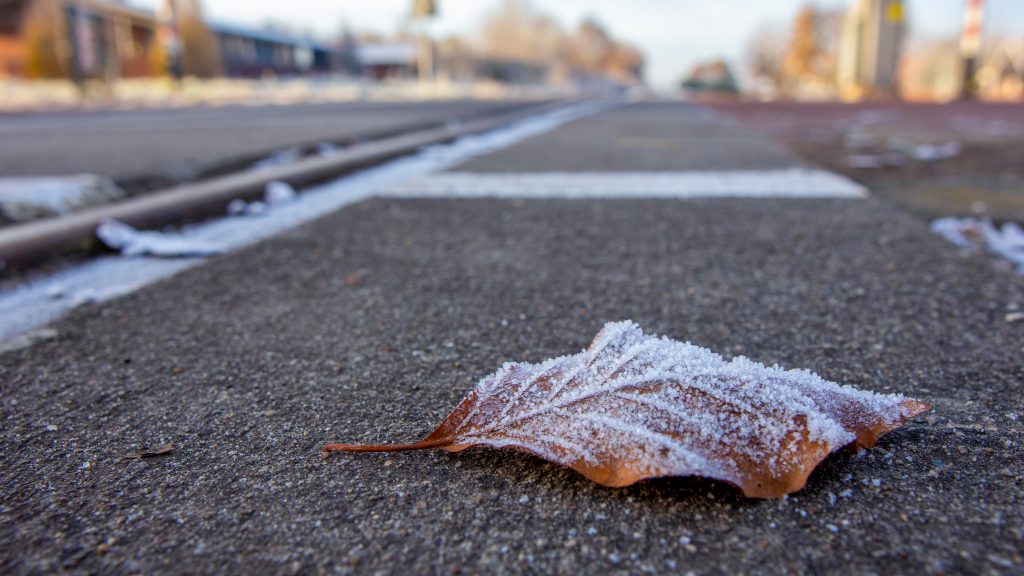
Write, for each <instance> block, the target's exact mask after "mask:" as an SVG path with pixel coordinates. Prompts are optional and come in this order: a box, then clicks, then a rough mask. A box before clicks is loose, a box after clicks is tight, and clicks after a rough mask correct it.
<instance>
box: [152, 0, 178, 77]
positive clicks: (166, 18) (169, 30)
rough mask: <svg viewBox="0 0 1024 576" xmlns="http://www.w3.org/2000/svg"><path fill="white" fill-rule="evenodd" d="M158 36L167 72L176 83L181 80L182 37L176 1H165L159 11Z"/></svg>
mask: <svg viewBox="0 0 1024 576" xmlns="http://www.w3.org/2000/svg"><path fill="white" fill-rule="evenodd" d="M157 22H158V25H157V35H158V38H159V39H160V44H161V45H163V48H164V54H165V58H166V60H167V71H168V72H170V73H171V78H174V80H175V81H180V80H181V53H182V47H181V36H180V35H179V34H178V13H177V5H176V3H175V0H164V3H163V6H161V8H160V10H158V11H157Z"/></svg>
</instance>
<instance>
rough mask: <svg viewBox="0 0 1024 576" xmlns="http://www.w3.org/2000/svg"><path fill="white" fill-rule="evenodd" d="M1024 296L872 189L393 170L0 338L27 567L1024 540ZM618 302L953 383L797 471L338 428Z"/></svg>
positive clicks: (741, 346)
mask: <svg viewBox="0 0 1024 576" xmlns="http://www.w3.org/2000/svg"><path fill="white" fill-rule="evenodd" d="M1021 304H1024V289H1022V287H1021V286H1020V284H1019V283H1018V281H1017V280H1016V279H1015V278H1014V277H1012V276H1010V275H1008V274H1005V273H1003V272H1001V271H998V270H995V269H993V268H992V267H991V266H990V264H989V263H988V262H987V261H985V260H984V259H982V258H977V257H964V256H959V255H957V254H956V253H955V252H953V251H951V250H949V248H948V247H947V246H946V244H945V243H944V242H943V241H942V240H941V239H939V238H937V237H934V236H933V235H932V234H931V233H930V232H929V231H928V230H927V229H926V228H925V226H924V225H923V224H920V223H918V222H917V221H916V220H913V219H911V218H910V217H907V216H902V215H900V214H899V213H894V212H893V210H892V209H891V207H890V206H888V205H887V204H884V203H882V202H880V201H876V200H705V201H638V200H630V201H585V200H575V201H573V200H565V201H558V200H547V201H540V200H537V201H526V202H521V201H513V200H502V201H497V200H461V201H439V200H431V201H423V200H420V201H417V200H407V201H384V200H374V201H369V202H366V203H363V204H359V205H356V206H353V207H350V208H347V209H345V210H344V211H342V212H340V213H338V214H336V215H334V216H331V217H328V218H325V219H323V220H320V221H318V222H316V223H313V224H312V225H308V226H305V227H303V228H301V229H298V230H296V231H293V232H291V233H288V234H285V235H283V236H281V237H279V238H278V239H275V240H273V241H270V242H267V243H264V244H260V245H258V246H256V247H253V248H251V249H248V250H245V251H243V252H241V253H239V254H236V255H231V256H226V257H222V258H219V259H216V260H214V261H213V262H211V263H210V264H208V265H206V266H202V267H199V268H197V269H192V270H190V271H187V272H185V273H183V274H181V275H179V276H177V277H175V278H172V279H170V280H168V281H165V282H162V283H160V284H158V285H155V286H152V287H150V288H148V289H145V290H143V291H141V292H138V293H136V294H133V295H130V296H128V297H125V298H122V299H120V300H118V301H114V302H111V303H108V304H105V305H100V306H94V307H88V308H84V309H80V310H79V311H78V312H76V313H74V314H73V315H72V316H70V317H68V318H67V319H65V320H64V321H62V322H59V323H57V324H56V325H55V328H56V329H57V330H58V332H59V336H58V338H57V339H56V340H51V341H46V342H42V343H40V344H37V345H35V346H34V347H31V348H28V349H25V350H21V351H16V352H12V353H8V354H6V355H3V356H0V363H2V371H0V382H2V386H3V388H2V396H3V404H2V406H3V408H2V410H3V435H4V442H3V447H2V454H3V461H4V463H5V465H4V467H3V468H2V470H0V485H2V486H4V489H3V502H2V523H0V542H2V544H0V547H2V548H0V550H2V552H0V559H2V562H0V569H2V571H4V572H7V573H24V572H32V571H56V570H58V569H67V570H72V571H79V572H154V571H156V572H177V571H180V570H181V569H182V568H183V567H184V566H188V568H189V569H190V570H192V571H196V572H315V571H324V572H330V573H360V574H363V573H393V572H404V573H409V574H423V573H443V574H449V573H453V572H455V571H457V570H462V571H464V572H468V573H478V572H486V573H518V572H535V573H575V572H577V571H578V570H580V569H585V570H587V571H591V572H611V573H614V572H621V573H642V572H664V571H679V572H685V571H690V570H692V571H694V572H696V573H731V574H739V573H759V572H763V571H765V570H766V569H767V570H769V571H771V572H781V571H793V572H806V573H822V572H829V573H832V572H836V573H871V572H875V573H881V572H885V573H898V572H903V573H955V572H960V573H963V572H970V573H1000V572H1002V573H1007V572H1013V571H1019V570H1020V568H1021V565H1022V562H1024V558H1021V553H1020V550H1021V547H1022V545H1024V534H1022V531H1024V512H1022V510H1024V502H1022V496H1024V490H1022V474H1024V470H1022V468H1021V462H1022V461H1024V450H1022V448H1021V443H1022V441H1024V434H1022V427H1021V422H1020V419H1019V418H1020V417H1019V414H1020V413H1021V408H1022V400H1021V382H1022V381H1024V378H1022V377H1024V374H1022V370H1021V365H1020V355H1021V352H1022V346H1024V324H1022V323H1008V322H1006V321H1005V319H1004V315H1005V314H1006V312H1007V310H1008V309H1009V308H1012V307H1016V306H1019V305H1021ZM622 318H632V319H634V320H636V321H637V322H638V323H640V324H641V325H642V326H644V327H645V328H646V329H648V330H651V331H655V332H658V333H663V334H667V335H669V336H672V337H674V338H679V339H689V340H691V341H693V342H695V343H698V344H700V345H703V346H708V347H710V348H711V349H713V350H716V351H718V352H721V353H724V354H726V355H737V354H744V355H748V356H750V357H752V358H754V359H756V360H758V361H761V362H766V363H769V364H771V363H775V362H778V363H780V364H782V365H784V366H787V367H805V368H809V369H811V370H814V371H816V372H818V373H819V374H821V375H822V376H824V377H826V378H828V379H832V380H836V381H840V382H846V383H849V384H853V385H855V386H858V387H863V388H868V389H873V390H879V391H886V392H889V391H901V392H905V393H907V394H910V395H913V396H915V397H917V398H920V399H923V400H925V401H928V402H931V403H933V405H934V412H932V413H931V414H930V415H928V416H926V417H920V418H918V419H916V420H915V421H913V422H911V423H910V424H909V426H907V427H906V428H905V429H902V430H899V431H896V432H894V433H892V434H890V435H889V436H887V437H886V438H884V439H883V441H882V442H881V443H880V446H879V448H877V449H874V450H871V451H867V452H865V453H862V454H859V455H854V454H849V453H840V454H837V455H834V456H833V457H831V458H830V459H829V460H827V461H826V462H825V463H824V464H823V465H822V466H821V467H820V468H819V470H818V471H817V472H815V474H814V475H813V476H812V477H811V480H810V482H809V484H808V486H807V488H806V489H805V490H803V491H802V492H800V493H798V494H796V495H795V496H793V497H790V498H789V499H788V500H783V501H757V500H746V499H743V498H741V497H740V496H739V495H738V493H737V492H736V491H735V490H734V489H732V488H730V487H728V486H727V485H722V484H718V483H714V482H710V481H705V480H697V479H669V480H659V481H650V482H644V483H641V484H640V485H637V486H635V487H632V488H628V489H622V490H612V489H606V488H601V487H599V486H596V485H594V484H592V483H590V482H588V481H586V480H584V479H583V478H581V477H580V476H578V475H577V474H575V473H573V472H571V471H569V470H566V469H562V468H560V467H557V466H555V465H552V464H548V463H545V462H543V461H541V460H539V459H537V458H533V457H530V456H526V455H521V454H517V453H514V452H507V451H495V450H485V449H480V450H471V451H469V452H464V453H461V454H446V453H443V452H422V453H408V454H392V455H367V454H362V455H360V454H356V455H338V456H335V457H333V458H332V459H330V460H328V461H323V460H321V459H320V453H319V450H320V447H321V445H322V444H323V443H324V442H327V441H351V442H356V441H367V442H369V441H374V442H376V441H399V440H414V439H419V438H420V437H422V436H424V435H425V434H426V433H427V432H429V431H430V430H431V429H433V427H434V426H435V425H436V424H437V423H438V422H439V421H440V420H441V419H442V418H443V417H444V416H445V415H446V414H447V412H448V411H449V410H450V409H451V408H453V407H454V406H455V404H456V403H457V402H458V401H459V400H460V399H461V398H462V396H463V395H464V394H465V393H466V392H467V391H468V390H469V389H470V388H471V387H472V386H473V385H474V383H475V381H476V380H477V379H478V378H479V377H481V376H483V375H485V374H487V373H489V372H491V371H492V370H494V369H495V368H496V367H497V366H498V365H499V364H500V363H501V362H502V361H504V360H531V361H538V360H542V359H544V358H547V357H549V356H553V355H557V354H564V353H569V352H575V351H577V350H579V349H581V348H582V347H583V346H584V345H586V344H587V342H588V341H589V340H590V339H591V338H592V337H593V335H594V334H595V333H596V331H597V330H598V329H599V327H600V326H601V325H602V324H603V323H604V322H605V321H608V320H617V319H622ZM166 443H171V444H173V445H174V446H175V450H174V452H173V453H172V454H169V455H166V456H161V457H156V458H152V459H145V460H132V461H124V462H121V461H118V456H119V455H121V454H124V453H130V452H134V451H138V450H140V449H145V448H149V449H152V448H157V447H160V446H162V445H164V444H166Z"/></svg>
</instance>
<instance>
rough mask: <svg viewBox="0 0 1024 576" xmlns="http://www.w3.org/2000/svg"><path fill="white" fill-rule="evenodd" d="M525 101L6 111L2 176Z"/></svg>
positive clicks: (336, 134)
mask: <svg viewBox="0 0 1024 576" xmlns="http://www.w3.org/2000/svg"><path fill="white" fill-rule="evenodd" d="M522 104H524V103H516V102H495V101H469V100H466V101H454V102H412V103H367V102H354V103H340V104H294V105H281V106H271V105H261V106H225V107H215V108H211V107H196V108H179V109H163V110H139V111H105V112H101V111H91V112H51V113H30V114H3V115H0V175H5V176H16V175H40V174H75V173H80V172H90V173H96V174H103V175H106V176H111V177H113V178H115V179H118V180H122V181H124V180H128V181H131V180H133V179H140V178H153V179H156V180H159V179H161V178H165V179H174V178H182V177H187V176H190V175H192V174H194V173H196V172H197V171H202V170H206V169H209V168H211V167H216V166H219V165H222V164H228V163H231V162H234V161H237V160H238V159H251V158H252V157H254V156H260V155H265V154H269V153H272V152H275V151H278V150H281V149H284V148H287V147H289V146H294V145H299V144H309V143H316V142H319V141H331V142H333V141H347V140H352V139H358V138H363V137H371V136H374V135H376V134H380V133H388V132H394V131H396V130H401V129H406V128H413V127H427V126H432V125H443V124H444V123H445V122H447V121H448V120H450V119H465V118H469V117H473V116H476V115H480V114H484V113H487V112H493V111H499V110H504V109H507V108H509V107H511V106H517V105H522Z"/></svg>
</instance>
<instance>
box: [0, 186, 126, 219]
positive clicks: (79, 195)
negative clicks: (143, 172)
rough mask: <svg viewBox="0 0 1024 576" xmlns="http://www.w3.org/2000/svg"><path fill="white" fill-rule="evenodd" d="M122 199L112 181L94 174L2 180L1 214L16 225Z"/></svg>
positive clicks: (0, 187)
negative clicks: (16, 223)
mask: <svg viewBox="0 0 1024 576" xmlns="http://www.w3.org/2000/svg"><path fill="white" fill-rule="evenodd" d="M123 197H124V191H123V190H121V189H120V188H119V187H118V186H117V184H115V183H114V181H113V180H111V179H110V178H107V177H104V176H96V175H94V174H79V175H77V176H45V177H43V176H41V177H7V178H0V212H2V213H3V215H4V216H6V217H7V218H8V219H9V220H13V221H15V222H24V221H27V220H34V219H37V218H46V217H49V216H58V215H61V214H70V213H72V212H76V211H78V210H82V209H84V208H88V207H90V206H96V205H99V204H105V203H107V202H111V201H113V200H118V199H120V198H123Z"/></svg>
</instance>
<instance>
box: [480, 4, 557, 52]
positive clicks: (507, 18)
mask: <svg viewBox="0 0 1024 576" xmlns="http://www.w3.org/2000/svg"><path fill="white" fill-rule="evenodd" d="M564 35H565V34H564V32H563V31H562V29H561V27H560V26H559V25H558V22H556V21H555V20H554V19H553V18H551V17H550V16H548V15H546V14H542V13H540V12H538V11H537V10H536V9H535V8H534V7H533V4H532V3H530V2H529V0H504V1H503V2H502V3H501V4H499V5H498V7H497V8H496V9H494V10H493V11H491V12H490V13H489V14H488V15H487V17H486V18H485V20H484V22H483V25H482V26H481V29H480V41H479V43H480V52H481V53H482V54H483V55H484V56H488V57H491V58H500V59H506V60H521V61H525V62H550V61H551V60H553V59H555V58H557V56H558V52H559V48H560V46H561V43H562V39H563V37H564Z"/></svg>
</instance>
